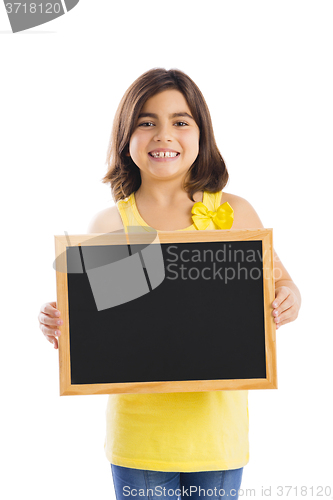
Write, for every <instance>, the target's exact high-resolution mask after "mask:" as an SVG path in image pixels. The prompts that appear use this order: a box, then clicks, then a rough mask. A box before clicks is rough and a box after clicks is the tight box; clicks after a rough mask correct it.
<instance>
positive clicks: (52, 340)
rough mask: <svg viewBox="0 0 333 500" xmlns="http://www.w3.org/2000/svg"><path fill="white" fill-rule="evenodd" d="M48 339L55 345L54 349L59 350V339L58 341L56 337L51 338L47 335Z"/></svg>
mask: <svg viewBox="0 0 333 500" xmlns="http://www.w3.org/2000/svg"><path fill="white" fill-rule="evenodd" d="M46 339H47V340H48V341H49V342H50V343H51V344H53V347H54V348H55V349H58V347H59V344H58V339H57V338H55V337H51V336H48V335H46Z"/></svg>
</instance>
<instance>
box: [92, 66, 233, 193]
mask: <svg viewBox="0 0 333 500" xmlns="http://www.w3.org/2000/svg"><path fill="white" fill-rule="evenodd" d="M168 89H176V90H179V91H180V92H181V93H182V94H183V96H184V97H185V99H186V101H187V104H188V106H189V108H190V110H191V113H192V116H193V118H194V120H195V122H196V124H197V125H198V127H199V130H200V139H199V154H198V156H197V158H196V160H195V161H194V163H193V164H192V165H191V167H190V168H189V170H188V172H187V174H186V177H185V179H184V184H183V188H184V190H185V191H186V192H187V193H188V195H189V198H190V199H191V200H192V201H193V202H194V199H193V194H194V193H196V192H197V191H209V192H211V193H215V192H217V191H220V190H221V189H223V188H224V186H225V185H226V184H227V182H228V178H229V174H228V171H227V168H226V165H225V163H224V160H223V158H222V155H221V153H220V151H219V150H218V147H217V145H216V142H215V137H214V132H213V125H212V120H211V117H210V113H209V109H208V106H207V104H206V101H205V99H204V97H203V95H202V93H201V91H200V89H199V88H198V87H197V85H196V84H195V83H194V82H193V80H191V78H190V77H189V76H187V75H186V74H185V73H183V72H182V71H180V70H178V69H170V70H169V71H167V70H166V69H164V68H153V69H151V70H149V71H146V72H145V73H143V74H142V75H141V76H139V78H137V80H135V82H133V83H132V85H131V86H130V87H129V88H128V89H127V91H126V92H125V94H124V96H123V97H122V99H121V101H120V104H119V106H118V109H117V111H116V114H115V117H114V121H113V126H112V132H111V137H110V142H109V146H108V152H107V160H106V163H107V165H108V171H107V173H106V175H105V176H104V177H103V179H102V182H103V183H108V182H110V184H111V192H112V196H113V199H114V201H115V202H117V201H118V200H122V199H124V198H127V197H128V196H129V195H131V194H132V192H133V191H134V192H135V191H137V190H138V189H139V187H140V185H141V174H140V169H139V168H138V166H137V165H136V164H135V163H134V162H133V160H132V158H131V157H130V156H126V153H127V152H129V142H130V138H131V135H132V133H133V132H134V129H135V126H136V123H137V120H138V116H139V113H140V111H141V109H142V107H143V106H144V104H145V102H146V101H147V100H148V99H149V98H150V97H152V96H154V95H156V94H158V93H160V92H162V91H164V90H168Z"/></svg>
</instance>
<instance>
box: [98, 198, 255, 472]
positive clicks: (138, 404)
mask: <svg viewBox="0 0 333 500" xmlns="http://www.w3.org/2000/svg"><path fill="white" fill-rule="evenodd" d="M221 194H222V191H219V192H217V193H209V192H207V191H205V192H204V196H203V203H204V205H206V206H207V208H208V209H209V210H212V211H216V210H217V208H218V207H219V205H220V199H221ZM117 207H118V210H119V213H120V216H121V218H122V221H123V224H124V228H125V231H126V228H127V226H137V225H138V224H139V225H141V226H143V227H147V228H149V226H148V224H146V222H145V221H144V220H143V219H142V217H141V216H140V214H139V212H138V209H137V206H136V203H135V197H134V193H132V194H131V195H130V196H129V197H128V198H126V199H125V200H121V201H118V202H117ZM195 229H196V228H195V226H194V225H191V226H189V227H187V228H185V229H180V231H186V230H188V231H189V230H195ZM207 229H218V228H217V227H216V226H215V224H214V222H213V221H212V220H211V222H210V225H209V226H208V227H207ZM148 230H149V229H148ZM157 232H158V231H157ZM219 321H220V320H219ZM217 327H218V324H217V322H216V321H212V322H210V321H207V328H214V329H215V328H217ZM106 421H107V426H106V438H105V444H104V449H105V454H106V457H107V459H108V460H109V462H110V463H112V464H115V465H120V466H122V467H130V468H134V469H148V470H156V471H166V472H170V471H174V472H199V471H212V470H227V469H238V468H240V467H243V466H244V465H246V464H247V462H248V461H249V441H248V431H249V417H248V391H243V390H239V391H205V392H173V393H155V394H110V395H109V399H108V404H107V409H106Z"/></svg>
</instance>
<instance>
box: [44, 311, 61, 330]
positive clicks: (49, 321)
mask: <svg viewBox="0 0 333 500" xmlns="http://www.w3.org/2000/svg"><path fill="white" fill-rule="evenodd" d="M38 321H39V323H41V324H42V325H46V326H53V327H57V326H60V325H62V324H63V323H64V322H63V320H62V319H60V318H59V317H55V318H52V317H51V316H49V315H47V314H45V313H42V312H40V313H39V315H38Z"/></svg>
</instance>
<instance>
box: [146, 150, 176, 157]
mask: <svg viewBox="0 0 333 500" xmlns="http://www.w3.org/2000/svg"><path fill="white" fill-rule="evenodd" d="M150 154H151V155H152V156H153V157H154V158H164V157H174V156H177V154H178V153H172V152H171V151H159V152H158V153H150Z"/></svg>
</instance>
